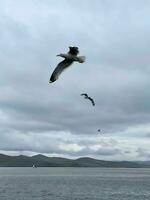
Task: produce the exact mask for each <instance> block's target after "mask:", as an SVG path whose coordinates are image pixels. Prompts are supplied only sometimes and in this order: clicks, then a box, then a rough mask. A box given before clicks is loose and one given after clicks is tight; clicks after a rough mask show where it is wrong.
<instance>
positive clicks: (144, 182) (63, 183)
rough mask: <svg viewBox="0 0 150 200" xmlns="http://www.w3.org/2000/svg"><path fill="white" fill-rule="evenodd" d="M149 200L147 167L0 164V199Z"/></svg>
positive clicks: (149, 177) (149, 183) (148, 171)
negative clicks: (22, 165) (34, 166)
mask: <svg viewBox="0 0 150 200" xmlns="http://www.w3.org/2000/svg"><path fill="white" fill-rule="evenodd" d="M58 199H59V200H150V169H113V168H0V200H58Z"/></svg>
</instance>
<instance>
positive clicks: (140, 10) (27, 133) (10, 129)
mask: <svg viewBox="0 0 150 200" xmlns="http://www.w3.org/2000/svg"><path fill="white" fill-rule="evenodd" d="M149 7H150V2H149V1H148V0H144V1H140V0H136V1H135V0H133V1H132V2H131V1H129V0H127V1H126V0H124V1H119V0H115V1H113V2H112V1H109V0H106V1H103V0H100V1H98V0H95V1H93V2H91V1H85V0H83V1H82V2H80V1H67V0H62V1H61V2H56V1H48V0H46V1H42V2H41V1H40V0H37V1H29V0H27V1H19V0H14V1H9V0H2V2H1V10H2V12H1V13H0V37H1V51H0V64H1V73H0V127H1V128H0V136H1V140H0V151H1V152H6V153H7V154H12V153H13V154H20V153H24V154H33V153H45V154H48V155H57V156H66V157H79V156H93V157H96V158H99V159H107V160H146V159H149V155H150V149H149V148H148V146H149V145H150V142H149V136H150V124H149V122H150V103H149V100H150V92H149V88H150V79H149V76H150V67H149V64H150V58H149V52H150V45H149V35H150V26H149V17H150V14H149ZM64 11H65V12H64ZM71 45H73V46H78V47H79V49H80V54H81V55H85V56H86V57H87V61H86V63H85V64H82V65H80V64H77V63H76V64H74V65H73V66H72V67H71V68H70V69H68V70H67V71H65V72H64V73H63V74H62V75H61V76H60V78H59V80H58V81H56V82H55V83H54V84H51V85H50V84H49V83H48V81H49V77H50V74H51V73H52V71H53V70H54V68H55V66H56V65H57V63H58V62H59V61H60V58H57V57H56V55H57V54H58V53H60V52H66V51H68V46H71ZM83 92H87V93H88V94H89V95H90V96H92V97H93V98H94V99H95V102H96V106H95V107H92V106H91V105H90V102H88V101H86V100H84V99H83V98H82V97H81V96H80V94H81V93H83ZM99 128H100V129H101V130H102V132H101V133H99V134H98V132H97V130H98V129H99Z"/></svg>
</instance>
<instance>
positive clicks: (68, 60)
mask: <svg viewBox="0 0 150 200" xmlns="http://www.w3.org/2000/svg"><path fill="white" fill-rule="evenodd" d="M78 53H79V50H78V47H69V52H68V53H67V54H65V53H61V54H58V55H57V56H60V57H62V58H64V60H63V61H61V62H60V63H59V64H58V65H57V67H56V68H55V70H54V71H53V73H52V75H51V77H50V80H49V83H52V82H54V81H56V80H57V79H58V77H59V75H60V74H61V73H62V72H63V71H64V70H65V69H66V68H68V67H69V66H70V65H71V64H72V63H73V62H79V63H83V62H85V56H77V55H78Z"/></svg>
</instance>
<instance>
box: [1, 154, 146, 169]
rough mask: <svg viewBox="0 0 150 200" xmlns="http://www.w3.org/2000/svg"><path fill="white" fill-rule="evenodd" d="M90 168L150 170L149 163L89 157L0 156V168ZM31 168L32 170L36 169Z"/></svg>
mask: <svg viewBox="0 0 150 200" xmlns="http://www.w3.org/2000/svg"><path fill="white" fill-rule="evenodd" d="M33 166H36V167H88V168H89V167H90V168H92V167H93V168H150V161H105V160H98V159H94V158H90V157H81V158H77V159H68V158H61V157H47V156H44V155H42V154H38V155H34V156H24V155H19V156H8V155H4V154H0V167H33ZM36 167H33V168H36Z"/></svg>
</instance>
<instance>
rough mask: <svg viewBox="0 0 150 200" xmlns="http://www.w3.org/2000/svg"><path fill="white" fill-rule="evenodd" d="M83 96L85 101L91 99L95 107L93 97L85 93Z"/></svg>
mask: <svg viewBox="0 0 150 200" xmlns="http://www.w3.org/2000/svg"><path fill="white" fill-rule="evenodd" d="M81 96H84V98H85V99H89V100H90V101H91V103H92V105H93V106H95V102H94V100H93V99H92V98H91V97H89V96H88V94H86V93H83V94H81Z"/></svg>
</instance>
